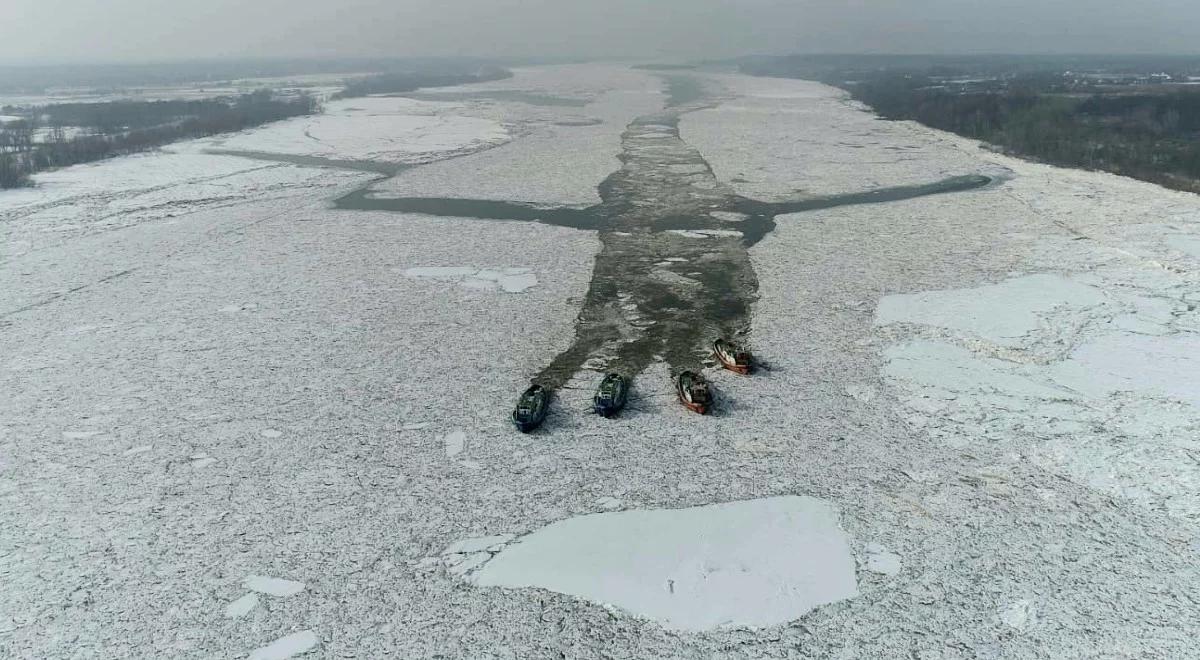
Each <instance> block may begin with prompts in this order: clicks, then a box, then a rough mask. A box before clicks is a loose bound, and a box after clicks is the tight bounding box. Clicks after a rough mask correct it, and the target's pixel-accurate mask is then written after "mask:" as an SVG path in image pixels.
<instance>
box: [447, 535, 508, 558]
mask: <svg viewBox="0 0 1200 660" xmlns="http://www.w3.org/2000/svg"><path fill="white" fill-rule="evenodd" d="M514 538H516V537H515V536H513V535H512V534H496V535H494V536H480V537H478V538H473V539H463V540H462V541H459V542H457V543H454V544H453V545H451V546H450V547H448V548H446V549H445V550H443V551H442V554H443V555H454V554H468V553H472V552H481V551H483V550H488V549H490V548H499V547H500V546H503V545H504V544H506V543H509V542H510V541H512V540H513V539H514Z"/></svg>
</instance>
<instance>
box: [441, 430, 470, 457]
mask: <svg viewBox="0 0 1200 660" xmlns="http://www.w3.org/2000/svg"><path fill="white" fill-rule="evenodd" d="M442 447H443V449H444V451H445V452H446V457H447V458H453V457H455V456H458V455H459V454H461V453H462V452H463V449H466V447H467V434H466V432H465V431H461V430H460V431H453V432H451V433H447V434H446V435H444V436H442Z"/></svg>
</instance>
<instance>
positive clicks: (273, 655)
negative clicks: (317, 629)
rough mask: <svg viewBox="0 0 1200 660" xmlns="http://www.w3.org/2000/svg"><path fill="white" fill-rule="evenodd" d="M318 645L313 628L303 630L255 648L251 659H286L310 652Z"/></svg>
mask: <svg viewBox="0 0 1200 660" xmlns="http://www.w3.org/2000/svg"><path fill="white" fill-rule="evenodd" d="M316 646H317V636H316V635H315V634H313V631H311V630H302V631H300V632H298V633H292V634H290V635H288V636H286V637H280V638H279V639H277V640H275V641H273V642H271V643H270V644H268V645H266V646H264V647H262V648H260V649H255V650H254V651H253V652H252V653H251V654H250V658H249V660H286V659H287V658H291V657H293V656H297V655H300V654H302V653H308V652H309V651H311V650H313V648H315V647H316Z"/></svg>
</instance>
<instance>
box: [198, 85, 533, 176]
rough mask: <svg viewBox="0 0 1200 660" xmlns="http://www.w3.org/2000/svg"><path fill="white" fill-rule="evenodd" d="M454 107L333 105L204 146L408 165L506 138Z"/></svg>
mask: <svg viewBox="0 0 1200 660" xmlns="http://www.w3.org/2000/svg"><path fill="white" fill-rule="evenodd" d="M457 107H458V105H457V104H445V103H428V102H424V101H416V100H413V99H408V98H400V97H371V98H360V99H349V100H345V101H333V102H330V103H327V104H326V107H325V112H323V113H322V114H319V115H314V116H311V117H298V118H296V119H290V120H287V121H281V122H274V123H272V124H268V125H266V126H263V127H260V128H256V129H252V130H248V131H243V132H241V133H238V134H235V135H232V136H227V137H220V138H214V139H210V140H209V141H208V142H209V143H210V144H211V145H212V146H213V147H214V148H219V149H224V150H231V151H252V152H266V153H276V154H288V155H299V156H319V157H322V158H331V159H342V160H374V161H382V162H391V163H412V162H424V161H428V160H431V159H434V158H438V157H444V156H446V155H447V154H455V153H467V152H471V151H477V150H480V149H485V148H487V147H491V146H495V145H497V144H503V143H504V142H507V141H508V140H509V139H510V136H509V134H508V132H507V131H506V130H505V129H504V126H503V125H501V124H500V123H499V122H496V121H493V120H490V119H484V118H480V117H469V116H464V115H462V114H458V113H456V112H455V109H456V108H457Z"/></svg>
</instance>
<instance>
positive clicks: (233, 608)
mask: <svg viewBox="0 0 1200 660" xmlns="http://www.w3.org/2000/svg"><path fill="white" fill-rule="evenodd" d="M257 606H258V594H255V593H249V594H246V595H245V596H242V597H241V598H239V599H237V600H235V601H233V602H232V603H230V604H229V605H227V606H226V607H225V616H226V617H228V618H230V619H238V618H241V617H243V616H246V615H247V614H249V613H250V610H252V609H254V608H255V607H257Z"/></svg>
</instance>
